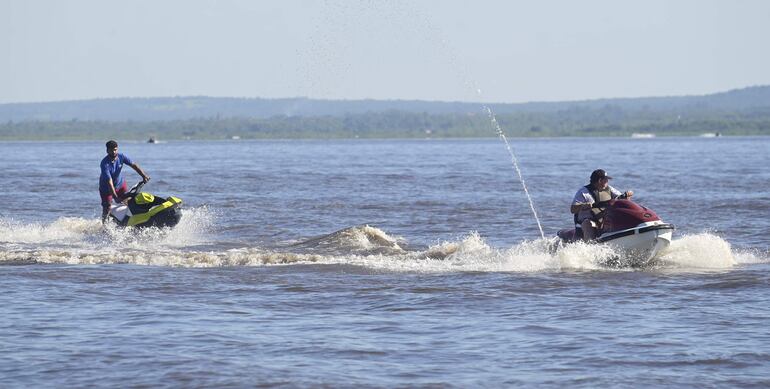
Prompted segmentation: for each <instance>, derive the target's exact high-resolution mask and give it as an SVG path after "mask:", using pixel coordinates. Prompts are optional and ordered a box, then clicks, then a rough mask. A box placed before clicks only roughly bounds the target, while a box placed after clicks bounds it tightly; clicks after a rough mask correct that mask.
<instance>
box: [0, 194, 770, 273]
mask: <svg viewBox="0 0 770 389" xmlns="http://www.w3.org/2000/svg"><path fill="white" fill-rule="evenodd" d="M213 219H214V216H213V214H212V213H211V212H210V211H208V209H206V208H203V207H202V208H197V209H189V210H185V214H184V216H183V218H182V221H181V222H180V223H179V224H178V225H177V226H176V227H175V228H174V229H156V228H147V229H121V228H117V227H114V226H113V227H108V228H107V229H106V230H103V229H102V225H101V223H100V222H99V221H98V220H87V219H77V218H62V219H59V220H56V221H55V222H53V223H51V224H49V225H38V224H26V225H25V224H20V223H15V222H12V221H2V222H0V234H2V235H0V243H2V245H0V262H41V263H63V264H79V265H87V264H120V263H130V264H137V265H149V266H180V267H219V266H272V265H287V264H304V263H319V264H343V265H353V266H362V267H366V268H370V269H374V270H381V271H391V272H425V273H452V272H539V271H565V270H607V269H608V268H607V266H606V265H604V264H605V263H606V262H607V261H608V260H610V259H612V258H616V257H618V253H616V252H614V251H613V250H612V248H611V247H610V246H607V245H594V244H586V243H582V242H578V243H573V244H568V245H562V244H559V243H558V241H557V240H556V239H555V238H554V239H538V240H532V241H523V242H521V243H518V244H516V245H514V246H512V247H508V248H494V247H490V246H489V245H488V244H487V243H486V242H485V240H484V239H483V238H482V237H481V236H480V235H479V234H478V233H475V232H473V233H470V234H468V235H466V236H464V237H461V238H459V239H456V240H453V241H448V242H441V243H438V244H435V245H433V246H430V247H429V248H428V249H426V250H421V251H406V250H404V249H402V248H401V247H400V245H399V242H401V241H402V239H401V238H395V237H392V236H390V235H388V234H387V233H385V232H384V231H382V230H381V229H379V228H376V227H372V226H359V227H351V228H347V229H344V230H341V231H338V232H336V233H333V234H329V235H326V236H324V237H321V238H318V239H315V240H311V241H310V243H311V245H310V248H311V249H310V250H307V247H306V246H303V249H304V251H309V252H302V253H299V252H292V249H291V248H289V249H286V250H283V251H282V250H268V249H264V248H260V247H244V248H240V249H234V250H224V251H210V252H202V251H191V250H186V248H189V247H191V246H195V245H196V244H198V243H200V239H202V235H204V234H203V232H205V231H206V229H207V228H209V227H210V225H211V223H212V222H213ZM319 242H320V243H319ZM330 244H331V245H333V246H335V247H336V249H334V250H331V251H329V250H326V249H328V247H326V246H327V245H330ZM337 245H339V246H337ZM313 248H316V249H313ZM321 248H323V249H324V250H326V251H324V250H321ZM381 248H384V250H380V249H381ZM294 251H296V250H294ZM301 251H303V250H301ZM766 262H768V259H767V255H766V254H765V255H762V254H761V253H759V252H756V251H742V252H734V251H733V250H732V249H731V247H730V244H729V243H728V242H727V241H725V240H724V239H722V238H720V237H718V236H716V235H713V234H709V233H703V234H696V235H689V236H683V237H682V238H679V239H676V240H674V241H673V242H672V244H671V246H670V247H669V248H668V249H667V250H665V251H664V252H663V253H662V254H661V257H660V260H659V264H658V266H657V267H656V269H661V268H662V269H726V268H730V267H732V266H735V265H736V264H752V263H766ZM613 270H615V269H613ZM625 270H631V269H630V268H629V269H625Z"/></svg>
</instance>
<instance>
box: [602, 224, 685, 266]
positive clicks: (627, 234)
mask: <svg viewBox="0 0 770 389" xmlns="http://www.w3.org/2000/svg"><path fill="white" fill-rule="evenodd" d="M673 232H674V226H673V225H671V224H666V223H662V222H656V223H643V224H640V225H639V226H637V227H635V228H631V229H628V230H624V231H618V232H615V233H612V234H608V235H604V236H602V237H600V238H599V239H598V240H597V242H599V243H606V244H608V245H610V246H612V247H613V248H615V249H616V250H619V251H622V252H623V258H622V259H618V261H619V262H621V263H618V265H627V266H635V267H644V266H647V265H649V264H650V263H651V262H652V261H653V260H654V259H655V258H656V257H657V256H658V255H659V254H660V253H661V252H662V251H663V250H665V249H666V248H667V247H668V246H669V245H670V244H671V239H672V235H673Z"/></svg>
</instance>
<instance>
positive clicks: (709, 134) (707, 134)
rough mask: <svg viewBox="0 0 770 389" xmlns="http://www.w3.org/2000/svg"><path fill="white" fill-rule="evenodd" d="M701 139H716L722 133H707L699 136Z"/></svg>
mask: <svg viewBox="0 0 770 389" xmlns="http://www.w3.org/2000/svg"><path fill="white" fill-rule="evenodd" d="M700 136H701V138H717V137H720V136H722V133H720V132H707V133H705V134H700Z"/></svg>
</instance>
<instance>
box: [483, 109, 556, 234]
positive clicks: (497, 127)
mask: <svg viewBox="0 0 770 389" xmlns="http://www.w3.org/2000/svg"><path fill="white" fill-rule="evenodd" d="M484 110H485V111H486V112H487V116H489V120H490V121H491V122H492V126H493V127H494V129H495V131H497V135H498V136H499V137H500V139H502V140H503V143H505V148H506V149H508V154H510V155H511V162H513V167H514V168H515V169H516V174H517V175H518V176H519V181H520V182H521V187H522V188H524V194H526V195H527V200H529V208H530V209H531V210H532V214H533V215H534V216H535V221H536V222H537V229H538V230H540V237H541V238H543V239H545V234H544V233H543V226H542V225H541V224H540V218H539V217H538V216H537V211H536V210H535V203H534V202H533V201H532V196H530V194H529V189H527V183H526V182H524V177H523V176H522V174H521V169H519V161H518V160H517V159H516V154H514V152H513V148H512V147H511V144H510V143H508V138H506V137H505V132H503V128H502V127H500V123H498V122H497V118H496V117H495V114H494V112H492V109H491V108H489V107H487V106H486V105H485V106H484Z"/></svg>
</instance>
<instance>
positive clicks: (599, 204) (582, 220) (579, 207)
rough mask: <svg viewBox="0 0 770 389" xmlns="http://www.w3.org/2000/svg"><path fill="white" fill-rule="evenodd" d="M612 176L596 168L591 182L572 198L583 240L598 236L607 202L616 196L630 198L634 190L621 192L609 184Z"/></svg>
mask: <svg viewBox="0 0 770 389" xmlns="http://www.w3.org/2000/svg"><path fill="white" fill-rule="evenodd" d="M611 179H612V177H610V176H608V175H607V172H605V171H604V170H602V169H596V170H594V171H593V172H592V173H591V183H590V184H588V185H586V186H584V187H582V188H580V190H578V191H577V193H575V198H574V199H573V200H572V205H571V206H570V212H572V213H573V214H574V215H575V228H580V229H582V230H583V240H585V241H590V240H593V239H595V238H596V237H597V231H600V230H601V226H602V215H603V214H602V212H603V211H604V208H605V207H606V202H607V201H609V200H612V199H616V198H621V199H624V198H630V197H631V196H633V195H634V192H633V191H630V190H629V191H627V192H625V193H620V191H619V190H617V189H615V188H613V187H611V186H610V185H609V182H610V181H609V180H611Z"/></svg>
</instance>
